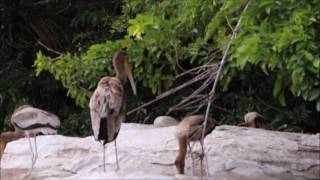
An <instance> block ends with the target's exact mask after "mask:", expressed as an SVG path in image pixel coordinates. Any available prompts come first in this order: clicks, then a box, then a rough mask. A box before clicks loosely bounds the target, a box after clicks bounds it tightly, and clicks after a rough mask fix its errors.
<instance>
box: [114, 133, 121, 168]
mask: <svg viewBox="0 0 320 180" xmlns="http://www.w3.org/2000/svg"><path fill="white" fill-rule="evenodd" d="M114 150H115V152H116V160H117V169H116V170H117V171H118V170H119V169H120V167H119V160H118V149H117V139H115V140H114Z"/></svg>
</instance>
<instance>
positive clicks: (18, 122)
mask: <svg viewBox="0 0 320 180" xmlns="http://www.w3.org/2000/svg"><path fill="white" fill-rule="evenodd" d="M11 123H12V124H13V126H15V127H17V128H20V129H22V130H28V129H34V128H51V129H54V130H56V129H58V127H59V126H60V120H59V118H58V116H56V115H55V114H52V113H49V112H47V111H44V110H41V109H38V108H34V107H25V108H22V109H20V110H16V111H15V112H14V113H13V115H12V116H11Z"/></svg>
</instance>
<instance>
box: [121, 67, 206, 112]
mask: <svg viewBox="0 0 320 180" xmlns="http://www.w3.org/2000/svg"><path fill="white" fill-rule="evenodd" d="M206 78H207V73H206V72H204V73H201V74H199V75H198V76H196V77H194V78H193V79H191V80H189V81H187V82H185V83H183V84H182V85H180V86H177V87H175V88H173V89H170V90H168V91H166V92H164V93H162V94H160V95H159V96H157V97H156V98H155V99H153V100H151V101H149V102H147V103H144V104H143V105H141V106H139V107H137V108H134V109H132V110H131V111H129V112H128V113H127V115H130V114H132V113H134V112H136V111H138V110H140V109H142V108H144V107H147V106H149V105H150V104H153V103H155V102H157V101H159V100H160V99H163V98H165V97H167V96H169V95H171V94H173V93H175V92H177V91H179V90H181V89H183V88H185V87H187V86H190V85H192V84H194V83H196V82H198V81H201V80H203V79H206Z"/></svg>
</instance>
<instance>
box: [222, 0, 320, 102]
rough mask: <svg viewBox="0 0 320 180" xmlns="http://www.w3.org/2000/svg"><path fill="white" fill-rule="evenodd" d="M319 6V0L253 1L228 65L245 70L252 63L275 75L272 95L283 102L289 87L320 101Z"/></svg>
mask: <svg viewBox="0 0 320 180" xmlns="http://www.w3.org/2000/svg"><path fill="white" fill-rule="evenodd" d="M274 2H275V3H274ZM319 8H320V4H319V1H294V0H287V1H271V0H269V1H264V2H263V3H262V2H260V1H253V2H252V3H251V4H250V8H249V11H248V13H247V14H246V15H244V16H243V23H242V28H241V31H240V33H239V34H238V38H237V41H236V42H235V43H234V48H233V51H232V52H231V59H232V60H231V61H230V63H229V65H228V67H227V68H238V69H239V70H241V71H242V72H243V73H246V72H247V71H246V70H245V67H247V65H248V64H253V65H256V66H258V67H260V68H261V70H263V71H264V72H265V73H266V75H268V76H273V77H276V81H275V82H274V88H273V96H274V97H276V98H277V99H278V100H279V102H280V103H281V104H282V105H283V106H285V105H286V98H285V93H287V91H288V90H290V91H291V93H292V94H293V95H294V96H296V97H302V98H303V99H305V100H307V101H317V102H318V103H320V93H319V91H320V89H319V80H320V75H319V72H320V68H319V65H318V64H319V57H320V53H319V52H320V46H319V43H318V42H319V38H318V37H319V30H318V29H317V28H316V27H317V26H318V25H319V20H320V11H319ZM253 15H254V16H255V17H256V18H252V16H253ZM227 76H233V75H232V73H231V74H227Z"/></svg>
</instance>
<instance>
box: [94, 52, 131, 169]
mask: <svg viewBox="0 0 320 180" xmlns="http://www.w3.org/2000/svg"><path fill="white" fill-rule="evenodd" d="M112 62H113V67H114V69H115V71H116V76H115V77H108V76H107V77H103V78H102V79H100V81H99V83H98V86H97V88H96V90H95V91H94V93H93V95H92V96H91V98H90V104H89V107H90V115H91V124H92V130H93V135H94V139H95V140H96V141H99V142H101V144H102V147H103V168H104V171H106V167H105V145H106V144H107V143H110V142H112V141H114V147H115V153H116V161H117V170H119V162H118V152H117V141H116V138H117V136H118V133H119V130H120V126H121V122H122V121H124V120H125V117H126V94H125V90H124V84H125V83H126V82H127V77H128V79H129V81H130V83H131V87H132V90H133V93H134V94H135V95H136V87H135V84H134V81H133V77H132V72H131V69H130V66H129V64H128V54H127V53H126V52H125V51H123V50H120V51H118V52H116V53H115V55H114V56H113V59H112Z"/></svg>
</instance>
